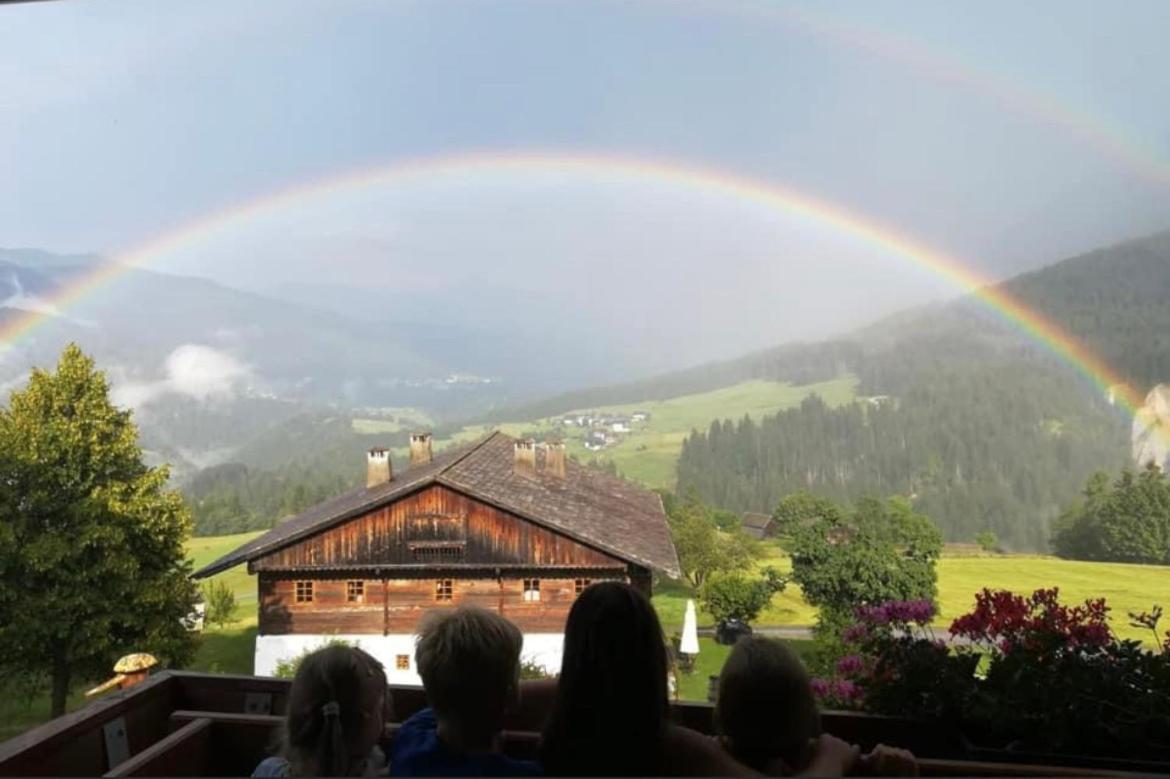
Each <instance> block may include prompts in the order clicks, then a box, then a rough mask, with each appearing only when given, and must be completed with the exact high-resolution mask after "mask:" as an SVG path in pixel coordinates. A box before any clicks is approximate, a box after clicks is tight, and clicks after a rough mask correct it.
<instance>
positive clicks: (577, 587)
mask: <svg viewBox="0 0 1170 779" xmlns="http://www.w3.org/2000/svg"><path fill="white" fill-rule="evenodd" d="M590 584H593V580H592V579H574V580H573V592H575V593H576V594H578V595H580V594H581V593H583V592H585V588H586V587H588V586H589V585H590Z"/></svg>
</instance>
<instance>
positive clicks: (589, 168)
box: [0, 151, 1141, 415]
mask: <svg viewBox="0 0 1170 779" xmlns="http://www.w3.org/2000/svg"><path fill="white" fill-rule="evenodd" d="M524 173H556V174H561V175H580V176H605V177H607V178H608V179H612V180H617V181H629V182H631V183H644V184H645V183H649V184H655V185H660V186H661V185H668V186H672V187H677V188H681V189H690V190H695V191H697V192H700V193H704V194H707V195H717V196H722V197H726V198H729V199H732V200H738V201H740V202H744V203H748V204H754V205H757V206H760V207H763V208H765V209H769V210H772V211H775V212H779V213H783V214H787V215H795V216H798V217H801V218H804V219H807V220H809V221H811V222H813V223H816V224H820V225H823V226H826V227H829V228H831V229H833V230H835V231H837V232H839V233H842V234H844V235H847V236H851V237H852V238H853V239H855V240H858V241H860V242H863V243H865V244H867V245H869V246H872V247H874V248H876V249H878V250H880V251H882V252H887V253H890V254H892V255H895V256H898V257H901V258H904V259H905V260H907V261H909V262H911V263H914V264H916V265H918V266H921V267H923V268H927V269H929V270H931V271H933V272H934V273H936V274H937V275H939V276H941V277H943V278H945V279H947V280H949V281H950V282H952V283H953V284H955V285H956V286H958V287H960V288H962V289H964V290H967V291H969V292H971V293H973V294H974V295H975V296H977V297H978V298H979V299H981V300H982V301H983V302H984V303H985V304H986V305H987V306H989V307H990V308H992V309H993V310H995V311H996V312H998V313H999V315H1000V316H1001V317H1002V318H1003V319H1005V320H1007V321H1008V322H1010V323H1011V324H1013V325H1014V326H1015V327H1017V328H1018V329H1019V330H1021V331H1023V332H1024V333H1025V334H1027V335H1028V336H1029V337H1031V338H1032V339H1034V340H1035V341H1036V342H1038V343H1040V344H1042V345H1043V346H1044V347H1046V348H1047V349H1048V350H1049V351H1051V352H1052V353H1053V354H1055V355H1056V356H1057V357H1058V358H1060V359H1061V360H1063V361H1064V362H1066V363H1068V364H1069V365H1070V366H1072V367H1073V368H1075V369H1076V370H1077V371H1078V372H1080V373H1081V374H1083V375H1084V376H1085V377H1086V378H1087V379H1088V380H1089V381H1091V382H1092V383H1093V384H1094V385H1096V386H1097V387H1098V388H1099V389H1100V391H1102V392H1103V393H1108V394H1109V395H1110V397H1112V398H1113V399H1114V401H1115V402H1116V403H1117V404H1118V405H1120V406H1122V407H1123V408H1124V409H1125V410H1126V411H1128V412H1129V413H1130V414H1131V415H1132V414H1134V413H1136V411H1137V409H1138V408H1139V407H1140V405H1141V403H1140V398H1139V397H1138V396H1137V395H1136V394H1135V392H1134V390H1133V389H1132V388H1130V387H1129V385H1128V383H1127V382H1125V381H1124V380H1123V379H1122V378H1121V377H1120V376H1119V375H1118V374H1117V373H1116V372H1115V371H1114V370H1113V369H1112V368H1111V367H1110V366H1109V365H1108V364H1106V362H1105V361H1104V360H1102V359H1101V358H1100V357H1099V356H1097V355H1096V354H1094V353H1093V352H1092V351H1090V350H1089V349H1088V348H1087V347H1086V346H1085V345H1084V344H1082V343H1080V341H1078V339H1076V338H1075V337H1074V336H1073V335H1071V334H1070V333H1068V332H1067V331H1066V330H1065V329H1063V328H1062V327H1061V326H1060V325H1058V324H1057V323H1056V322H1054V321H1052V320H1051V319H1049V318H1047V317H1045V316H1044V315H1043V314H1041V313H1039V312H1037V311H1035V310H1033V309H1032V308H1030V307H1028V306H1027V305H1026V304H1025V303H1024V302H1022V301H1021V300H1019V299H1017V298H1016V297H1014V296H1012V295H1011V294H1009V293H1008V292H1007V291H1005V290H1004V289H1003V288H1002V287H999V286H996V284H995V282H994V281H993V280H992V279H990V278H987V277H985V276H982V275H980V274H979V273H977V272H976V271H974V270H972V269H971V268H968V267H966V266H965V265H963V264H962V263H961V262H959V261H958V260H956V259H954V258H953V257H950V256H947V255H945V254H943V253H941V252H939V251H936V250H934V249H932V248H930V247H927V246H925V245H923V244H920V243H918V242H916V241H914V240H912V239H910V238H908V237H906V236H903V235H900V234H899V233H897V232H895V231H894V230H892V229H890V228H888V227H885V226H883V225H881V224H879V223H878V222H876V221H874V220H872V219H869V218H867V217H864V216H862V215H860V214H857V213H853V212H851V211H849V210H847V209H845V208H843V207H841V206H838V205H836V204H833V203H829V202H826V201H823V200H818V199H816V198H814V197H811V196H809V195H807V194H804V193H802V192H798V191H795V190H792V189H787V188H784V187H782V186H779V185H777V184H773V183H770V182H763V181H757V180H753V179H749V178H744V177H740V176H737V175H733V174H731V173H727V172H724V171H720V170H715V169H710V168H703V167H696V166H690V165H681V164H677V163H674V162H669V163H668V162H664V161H657V160H652V159H645V158H634V157H622V156H616V155H611V154H605V155H602V154H585V153H563V152H555V151H549V152H484V153H468V154H458V155H445V156H436V157H424V158H414V159H409V160H405V161H399V162H393V163H390V164H386V165H382V166H378V167H373V168H363V169H359V170H354V171H351V172H348V173H344V174H341V175H335V176H330V177H326V178H323V179H319V180H315V181H309V182H307V183H304V184H301V185H298V186H295V187H291V188H288V189H284V190H282V191H278V192H275V193H271V194H267V195H262V196H260V197H258V198H255V199H252V200H249V201H247V202H244V203H239V204H235V205H232V206H229V207H227V208H224V209H222V210H220V211H216V212H214V213H212V214H209V215H207V216H204V217H203V218H201V219H199V220H196V221H194V222H191V223H189V224H187V225H186V226H184V227H181V228H179V229H178V230H175V231H173V232H170V233H167V234H165V235H163V236H160V237H158V238H155V239H154V240H151V241H149V242H147V243H144V244H142V245H140V246H138V247H136V248H133V249H131V250H129V251H127V252H124V253H122V254H119V255H118V256H117V257H115V258H114V259H113V260H111V261H109V262H107V263H105V264H102V265H100V266H99V267H97V268H96V269H95V270H93V271H92V272H90V273H88V274H85V275H83V276H82V277H79V278H78V279H77V280H76V281H74V282H73V283H71V284H70V285H68V286H67V287H65V288H62V289H60V290H59V291H58V292H57V293H56V294H55V295H54V296H53V297H52V299H51V302H52V303H53V304H54V305H55V306H56V307H57V309H58V310H65V309H68V307H69V306H70V305H72V304H73V303H75V302H76V301H78V300H80V299H81V298H83V297H85V296H87V295H89V294H91V293H92V292H93V291H94V290H95V289H97V288H99V287H101V286H102V285H104V284H106V283H108V282H109V281H111V280H113V279H116V278H117V277H118V276H120V275H121V274H123V273H125V272H127V271H128V270H130V269H131V268H134V267H141V266H146V265H149V264H150V263H151V262H154V261H157V260H159V259H161V258H163V257H166V256H167V255H168V254H170V253H172V252H176V251H178V250H180V249H187V248H191V247H193V246H197V245H198V244H200V243H201V242H203V241H206V240H208V239H210V238H212V237H214V236H215V235H216V234H218V233H220V232H222V231H224V230H226V229H228V228H230V227H233V226H238V225H241V224H245V223H247V222H249V221H250V220H253V219H256V218H258V217H261V216H265V215H268V214H271V213H273V212H277V211H279V210H280V209H282V208H285V207H288V206H290V205H293V204H297V203H300V202H302V201H305V200H309V199H313V198H321V197H327V196H329V195H332V194H337V193H341V192H348V191H352V190H355V189H361V188H372V187H385V186H390V185H404V184H409V183H411V182H412V181H423V180H431V179H434V178H436V177H441V176H460V177H466V176H471V175H475V174H491V175H516V174H524ZM50 317H51V315H50V314H48V313H44V312H22V313H21V315H20V316H18V317H16V318H14V319H12V320H10V321H9V322H7V323H5V324H4V325H3V326H2V327H0V344H10V343H12V342H14V341H16V340H17V339H19V338H21V337H22V336H24V335H27V334H28V333H29V332H31V331H32V330H33V329H34V328H36V327H37V326H38V325H39V324H41V323H42V322H44V321H46V319H48V318H50Z"/></svg>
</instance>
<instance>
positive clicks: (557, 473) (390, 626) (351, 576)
mask: <svg viewBox="0 0 1170 779" xmlns="http://www.w3.org/2000/svg"><path fill="white" fill-rule="evenodd" d="M244 563H246V564H247V566H248V571H249V573H254V574H256V575H257V586H258V604H259V606H258V607H259V630H258V635H257V638H256V648H255V668H254V671H255V673H257V674H260V675H271V674H272V673H273V672H274V671H275V669H276V666H277V664H278V663H279V662H280V661H281V660H286V659H290V658H293V657H296V656H297V655H299V654H300V653H302V652H303V651H305V650H306V649H313V648H316V647H318V646H320V645H322V644H323V643H325V642H326V641H328V640H330V639H331V638H337V639H341V640H345V641H348V642H351V643H357V644H360V646H361V647H362V648H363V649H366V650H367V651H369V652H370V653H371V654H373V655H374V656H375V657H377V658H378V659H379V660H381V661H382V663H383V664H384V665H385V666H386V670H387V675H388V676H389V678H390V680H391V681H392V682H395V683H403V684H411V683H418V682H419V678H418V676H417V674H416V672H415V670H414V667H413V666H414V638H415V626H416V625H417V624H418V621H419V619H420V618H421V617H422V616H423V614H425V613H426V612H427V611H429V610H432V609H442V608H451V607H453V606H457V605H459V604H461V603H468V604H474V605H478V606H482V607H484V608H487V609H491V610H494V611H498V612H499V613H501V614H503V615H504V616H506V617H508V619H510V620H512V621H513V622H514V623H516V624H517V625H518V626H519V627H520V629H521V630H522V631H523V633H524V655H525V659H526V660H529V661H531V662H534V663H537V664H539V665H543V666H545V667H546V668H549V669H551V670H554V671H555V670H557V669H559V667H560V656H561V646H562V643H563V632H564V624H565V618H566V617H567V615H568V611H569V608H570V607H571V606H572V604H573V601H574V600H575V599H576V597H577V595H578V594H579V593H580V592H581V591H582V590H583V589H584V588H585V587H586V586H588V585H589V584H590V583H591V582H594V581H598V580H602V579H618V580H622V581H627V582H630V583H631V584H632V585H634V586H635V587H637V588H639V589H640V590H642V591H643V592H645V593H646V594H647V595H650V590H651V581H652V575H653V572H654V571H659V572H662V573H664V574H666V575H668V576H672V577H674V576H677V575H678V557H677V555H676V553H675V549H674V545H673V543H672V541H671V537H670V531H669V528H668V527H667V523H666V516H665V514H664V512H663V509H662V503H661V501H660V500H659V498H658V496H657V495H656V494H655V493H653V492H650V491H647V490H644V489H641V488H639V487H637V486H634V485H632V484H630V483H629V482H626V481H624V480H622V479H619V478H616V477H613V476H610V475H607V474H604V473H600V472H598V471H596V470H593V469H589V468H586V467H584V466H581V465H579V464H577V463H575V462H572V461H568V460H566V458H565V449H564V444H563V443H559V442H552V443H547V444H540V445H537V444H536V443H535V442H533V441H531V440H517V439H513V438H510V437H508V436H506V435H504V434H502V433H493V434H491V435H489V436H487V437H486V438H484V439H482V440H480V441H478V442H476V443H473V444H470V445H466V446H461V447H457V448H453V449H449V450H447V451H444V452H442V453H439V454H437V455H432V451H431V438H430V435H429V434H416V435H414V436H412V437H411V453H410V467H409V468H408V469H406V470H405V471H404V472H403V473H401V474H396V473H395V472H394V469H393V465H392V463H391V460H390V456H389V453H388V452H387V451H386V450H384V449H374V450H371V451H370V452H369V455H368V461H367V479H366V486H364V487H361V488H358V489H355V490H353V491H351V492H347V493H345V494H343V495H340V496H338V497H336V498H332V499H330V500H327V501H325V502H323V503H321V504H319V505H317V506H314V507H313V508H311V509H309V510H307V511H305V512H304V513H302V514H300V515H299V516H296V517H293V518H291V519H289V520H287V521H285V522H282V523H281V524H280V525H278V526H277V527H275V528H273V529H272V530H271V531H269V532H268V533H265V534H264V535H262V536H260V537H259V538H256V539H254V540H253V541H251V542H249V543H247V544H245V545H243V546H241V547H240V548H239V549H236V550H235V551H233V552H231V553H230V554H227V555H225V556H224V557H222V558H220V559H219V560H216V561H215V562H213V563H211V564H210V565H208V566H206V567H204V568H202V569H200V570H199V571H197V572H196V573H195V576H196V578H201V577H206V576H211V575H212V574H216V573H219V572H220V571H224V570H227V569H229V568H232V567H233V566H236V565H241V564H244Z"/></svg>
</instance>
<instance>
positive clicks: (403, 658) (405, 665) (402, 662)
mask: <svg viewBox="0 0 1170 779" xmlns="http://www.w3.org/2000/svg"><path fill="white" fill-rule="evenodd" d="M394 667H395V668H396V669H398V670H399V671H409V670H410V655H395V656H394Z"/></svg>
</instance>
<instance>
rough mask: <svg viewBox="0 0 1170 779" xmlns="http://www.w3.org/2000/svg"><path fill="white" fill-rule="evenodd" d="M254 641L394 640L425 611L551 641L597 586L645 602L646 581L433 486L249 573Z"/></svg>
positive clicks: (634, 571) (600, 555) (620, 563)
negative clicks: (629, 589) (478, 619)
mask: <svg viewBox="0 0 1170 779" xmlns="http://www.w3.org/2000/svg"><path fill="white" fill-rule="evenodd" d="M249 570H251V571H253V572H256V573H257V574H258V577H257V578H258V588H259V592H258V601H259V607H260V614H259V632H260V634H261V635H282V634H296V633H308V634H375V635H376V634H381V635H390V634H403V633H411V632H413V631H414V629H415V627H416V625H417V624H418V621H419V619H420V618H421V617H422V615H423V614H424V613H426V612H427V611H429V610H431V609H436V608H438V609H442V608H453V607H455V606H458V605H460V604H470V605H475V606H480V607H482V608H486V609H490V610H493V611H497V612H499V613H501V614H503V615H505V616H506V617H508V619H510V620H512V621H513V622H515V623H516V625H517V626H518V627H520V629H521V630H522V631H524V632H525V633H560V632H563V630H564V624H565V619H566V617H567V616H568V612H569V609H570V608H571V606H572V604H573V601H574V600H575V599H576V597H577V595H578V594H579V593H580V591H581V590H582V589H583V588H584V587H585V586H588V584H590V583H592V582H594V581H600V580H603V579H617V580H622V581H629V582H631V583H633V584H634V585H635V586H637V587H639V588H640V589H642V590H643V591H644V592H645V593H646V594H647V595H649V594H650V572H649V571H648V570H646V569H645V568H643V567H641V566H637V565H633V564H630V563H628V562H626V561H624V560H621V559H618V558H617V557H614V556H613V555H611V554H607V553H605V552H602V551H601V550H599V549H597V548H595V547H593V546H590V545H588V544H585V543H583V542H581V541H578V540H576V539H573V538H569V537H568V536H566V535H564V534H562V533H558V532H554V531H552V530H550V529H548V528H545V527H541V526H540V525H538V524H536V523H534V522H531V521H529V520H527V519H523V518H521V517H518V516H516V515H514V514H511V513H509V512H507V511H504V510H502V509H499V508H497V507H495V506H491V505H488V504H487V503H485V502H483V501H480V500H477V499H475V498H474V497H471V496H468V495H464V494H461V493H459V492H457V491H455V490H453V489H450V488H448V487H446V486H443V485H438V484H431V485H429V486H426V487H424V488H422V489H420V490H418V491H417V492H414V493H411V494H408V495H405V496H402V497H401V498H399V499H397V500H395V501H393V502H390V503H388V504H386V505H383V506H380V507H378V508H376V509H374V510H371V511H369V512H367V513H365V514H362V515H360V516H357V517H354V518H351V519H348V520H345V521H344V522H341V523H340V524H337V525H334V526H332V527H329V528H325V529H323V530H321V531H320V532H319V533H316V534H314V535H311V536H308V537H306V538H303V539H301V540H300V541H297V542H295V543H292V544H290V545H288V546H285V547H283V548H280V549H277V550H274V551H273V552H271V553H270V554H267V555H265V556H263V557H259V558H257V559H255V560H253V561H251V562H250V563H249Z"/></svg>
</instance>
